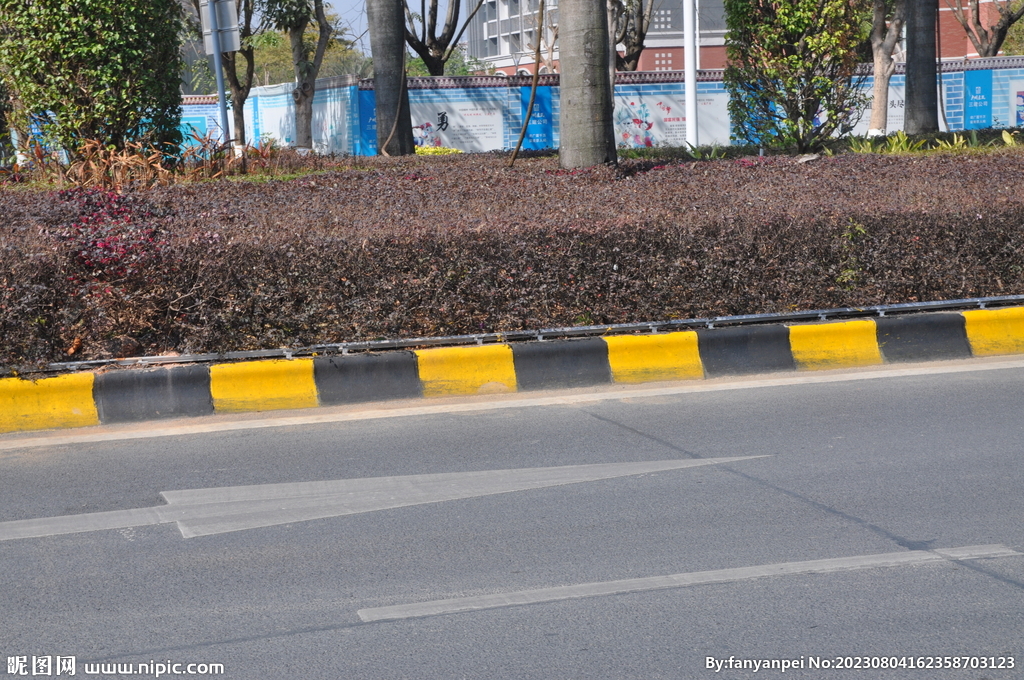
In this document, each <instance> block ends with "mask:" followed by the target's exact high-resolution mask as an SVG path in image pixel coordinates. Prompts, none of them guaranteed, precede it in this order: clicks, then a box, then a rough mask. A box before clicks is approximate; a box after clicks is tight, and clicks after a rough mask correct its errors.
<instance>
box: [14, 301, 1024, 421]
mask: <svg viewBox="0 0 1024 680" xmlns="http://www.w3.org/2000/svg"><path fill="white" fill-rule="evenodd" d="M1005 354H1024V307H1006V308H1001V309H980V310H969V311H963V312H956V313H944V312H940V313H931V314H913V315H907V316H899V317H881V318H877V319H855V320H851V321H836V322H825V323H807V324H792V325H782V324H770V325H757V326H737V327H726V328H714V329H700V330H696V331H692V330H687V331H673V332H668V333H655V334H647V335H611V336H606V337H593V338H584V339H577V340H551V341H543V342H527V343H494V344H486V345H478V346H471V347H438V348H431V349H422V350H413V351H392V352H386V353H380V354H370V353H366V354H352V355H340V356H323V357H314V358H303V359H271V360H265V361H244V362H239V363H220V364H212V365H186V366H174V367H169V368H157V369H152V370H137V371H112V372H106V373H92V372H82V373H71V374H67V375H61V376H58V377H54V378H43V379H40V380H35V381H32V380H24V379H21V378H4V379H0V433H2V432H15V431H24V430H42V429H52V428H68V427H85V426H90V425H99V424H109V423H126V422H139V421H145V420H155V419H160V418H174V417H182V416H202V415H212V414H215V413H238V412H246V411H271V410H278V409H298V408H311V407H315V406H333V405H341V404H353V403H359V402H368V401H384V400H389V399H410V398H424V397H426V398H429V397H447V396H462V395H473V394H488V393H500V392H521V391H528V390H543V389H563V388H571V387H590V386H595V385H601V384H608V383H634V384H635V383H644V382H653V381H664V380H696V379H703V378H718V377H723V376H737V375H746V374H754V373H771V372H776V371H794V370H803V371H815V370H827V369H837V368H853V367H860V366H873V365H880V364H891V363H899V362H908V361H929V360H941V359H966V358H970V357H982V356H995V355H1005Z"/></svg>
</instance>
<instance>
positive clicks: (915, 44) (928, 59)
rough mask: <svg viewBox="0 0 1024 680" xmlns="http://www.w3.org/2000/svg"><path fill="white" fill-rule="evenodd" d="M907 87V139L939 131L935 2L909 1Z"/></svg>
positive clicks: (905, 123)
mask: <svg viewBox="0 0 1024 680" xmlns="http://www.w3.org/2000/svg"><path fill="white" fill-rule="evenodd" d="M908 2H909V3H910V5H909V6H908V7H907V12H908V13H907V81H906V82H907V85H906V90H905V100H906V104H905V106H904V111H905V113H904V123H903V129H904V131H905V132H906V133H907V134H908V135H917V134H922V133H927V132H938V130H939V97H938V94H937V93H936V79H937V77H938V69H937V68H936V66H935V58H936V42H935V23H936V20H937V18H938V8H937V7H936V4H935V2H936V0H908Z"/></svg>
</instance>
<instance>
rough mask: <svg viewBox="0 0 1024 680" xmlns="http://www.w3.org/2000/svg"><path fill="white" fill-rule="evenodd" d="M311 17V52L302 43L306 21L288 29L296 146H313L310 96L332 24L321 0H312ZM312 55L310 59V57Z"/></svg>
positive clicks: (311, 96)
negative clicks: (313, 28)
mask: <svg viewBox="0 0 1024 680" xmlns="http://www.w3.org/2000/svg"><path fill="white" fill-rule="evenodd" d="M313 17H314V19H315V20H316V23H317V28H318V32H319V36H318V38H317V43H316V49H315V51H314V53H313V54H312V55H310V54H309V51H308V50H307V49H306V46H305V44H304V42H303V39H302V38H303V34H304V33H305V32H306V25H307V24H308V20H307V21H304V22H302V25H301V26H299V25H298V24H296V25H295V26H291V27H289V28H288V40H289V42H290V43H291V47H292V62H293V63H294V64H295V89H294V90H292V99H294V100H295V148H297V149H308V150H312V149H313V96H314V95H315V94H316V77H317V75H319V73H320V65H321V64H322V63H323V61H324V53H325V52H326V51H327V44H328V42H330V39H331V25H330V24H329V23H328V22H327V16H326V15H325V14H324V3H323V0H313ZM310 56H312V59H310Z"/></svg>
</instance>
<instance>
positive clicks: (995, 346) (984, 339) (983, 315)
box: [961, 307, 1024, 357]
mask: <svg viewBox="0 0 1024 680" xmlns="http://www.w3.org/2000/svg"><path fill="white" fill-rule="evenodd" d="M961 313H962V314H963V315H964V320H965V321H966V322H967V339H968V340H969V341H970V343H971V352H972V353H973V354H974V356H976V357H988V356H993V355H996V354H1024V307H1010V308H1009V309H976V310H972V311H968V312H961Z"/></svg>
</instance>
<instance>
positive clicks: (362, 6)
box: [327, 0, 370, 54]
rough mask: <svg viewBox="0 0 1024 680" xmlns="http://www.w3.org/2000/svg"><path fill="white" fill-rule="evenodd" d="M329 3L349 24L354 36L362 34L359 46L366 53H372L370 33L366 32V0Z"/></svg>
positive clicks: (350, 32)
mask: <svg viewBox="0 0 1024 680" xmlns="http://www.w3.org/2000/svg"><path fill="white" fill-rule="evenodd" d="M327 4H329V5H331V6H332V7H333V8H334V11H335V12H337V14H338V16H340V17H341V20H342V22H343V23H344V24H345V25H346V26H348V29H349V34H350V35H352V36H353V37H357V38H358V37H359V36H362V38H360V39H359V41H358V44H357V46H358V47H359V49H360V51H362V52H363V53H364V54H369V53H370V34H369V33H366V0H331V2H328V3H327Z"/></svg>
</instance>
